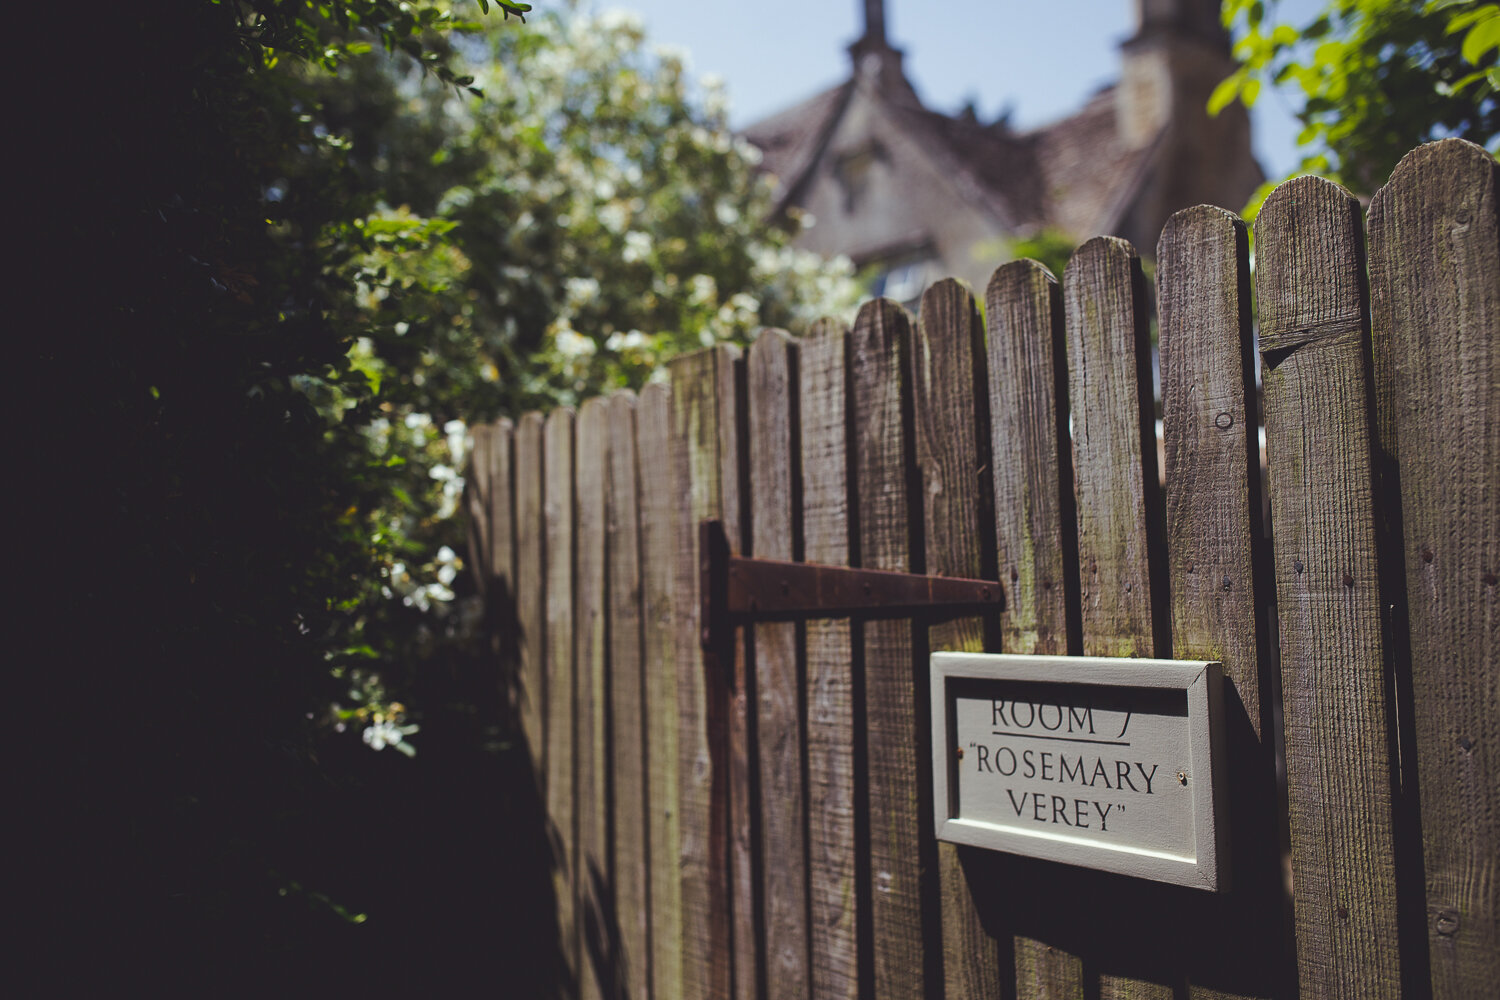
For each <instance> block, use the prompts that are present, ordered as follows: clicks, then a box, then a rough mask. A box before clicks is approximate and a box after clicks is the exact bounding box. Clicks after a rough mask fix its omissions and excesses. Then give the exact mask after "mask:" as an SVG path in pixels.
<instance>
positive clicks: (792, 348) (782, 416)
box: [747, 330, 811, 998]
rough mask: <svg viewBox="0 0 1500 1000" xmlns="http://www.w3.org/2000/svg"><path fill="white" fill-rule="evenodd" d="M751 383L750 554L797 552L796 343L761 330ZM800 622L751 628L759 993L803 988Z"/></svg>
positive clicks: (797, 992) (791, 555) (791, 993)
mask: <svg viewBox="0 0 1500 1000" xmlns="http://www.w3.org/2000/svg"><path fill="white" fill-rule="evenodd" d="M747 380H748V384H749V389H750V482H751V483H752V484H753V487H752V491H751V497H750V517H751V531H750V538H751V554H753V555H755V556H757V557H760V558H765V559H796V558H799V557H800V556H801V553H800V552H799V551H798V549H799V545H798V536H799V534H800V526H799V525H798V523H797V522H798V520H799V515H800V511H799V507H800V506H801V497H800V496H799V490H798V478H799V474H800V462H799V461H798V423H797V409H796V399H795V397H794V396H793V389H794V387H795V386H796V384H797V344H796V342H794V341H793V340H792V339H791V338H790V337H788V336H787V335H786V334H785V333H783V332H782V331H780V330H765V331H762V333H761V335H760V337H759V338H758V339H757V340H756V341H755V343H754V344H752V345H751V347H750V352H749V356H748V359H747ZM798 631H799V626H797V625H794V624H791V623H789V622H779V623H768V624H764V625H757V626H756V627H755V690H756V733H757V740H758V746H759V750H760V816H761V844H762V848H763V855H762V857H763V862H764V868H763V872H764V878H763V881H762V886H763V889H762V899H763V900H764V906H765V930H766V994H767V996H774V997H788V998H795V997H805V996H807V995H808V991H809V989H810V983H811V980H810V977H809V969H808V926H807V813H806V804H807V800H806V795H807V787H806V784H805V770H806V766H807V764H806V760H805V757H804V750H805V748H806V732H805V729H804V725H803V713H804V706H803V704H802V677H803V669H802V664H801V663H800V662H799V658H798V652H799V648H798V647H799V645H800V643H799V641H798V639H799V636H798Z"/></svg>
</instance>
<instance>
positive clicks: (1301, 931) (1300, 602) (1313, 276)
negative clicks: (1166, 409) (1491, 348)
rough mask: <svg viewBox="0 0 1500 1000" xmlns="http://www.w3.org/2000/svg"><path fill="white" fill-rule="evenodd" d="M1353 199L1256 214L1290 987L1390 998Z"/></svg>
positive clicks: (1289, 187)
mask: <svg viewBox="0 0 1500 1000" xmlns="http://www.w3.org/2000/svg"><path fill="white" fill-rule="evenodd" d="M1360 222H1361V220H1360V212H1359V204H1358V202H1356V201H1355V200H1354V198H1353V197H1352V196H1350V195H1349V194H1348V192H1346V191H1344V190H1343V189H1342V188H1339V187H1338V186H1337V185H1334V184H1331V183H1329V182H1328V181H1325V180H1321V179H1319V178H1314V177H1301V178H1298V179H1296V180H1294V181H1289V182H1288V183H1286V184H1283V185H1281V187H1279V188H1277V189H1276V191H1274V192H1273V193H1272V194H1271V196H1270V198H1268V199H1267V200H1266V203H1265V206H1264V207H1263V208H1262V209H1261V212H1260V216H1259V218H1258V219H1257V220H1256V225H1255V231H1256V254H1257V277H1256V293H1257V296H1258V302H1259V307H1260V350H1261V354H1262V357H1263V360H1264V362H1265V365H1264V368H1263V381H1264V386H1265V407H1266V438H1267V442H1266V451H1267V456H1268V460H1269V463H1270V469H1269V477H1268V478H1269V490H1270V494H1271V511H1272V517H1273V526H1274V562H1273V565H1274V576H1275V581H1276V592H1277V607H1278V618H1279V622H1280V629H1281V664H1282V692H1283V698H1282V701H1283V711H1284V713H1285V720H1286V721H1285V727H1286V770H1287V786H1288V798H1289V809H1290V814H1291V815H1290V819H1291V845H1292V866H1293V872H1292V877H1293V902H1294V907H1295V911H1296V928H1297V965H1298V976H1299V979H1300V982H1301V990H1302V993H1303V995H1304V996H1318V997H1370V998H1376V997H1394V996H1397V995H1399V993H1400V991H1401V962H1400V958H1399V954H1398V949H1397V947H1396V942H1397V941H1398V940H1399V937H1398V926H1397V911H1396V883H1395V871H1394V865H1393V861H1392V859H1393V857H1394V855H1395V844H1394V837H1393V818H1392V784H1393V780H1394V769H1393V764H1392V761H1391V755H1390V751H1389V748H1388V745H1387V733H1388V731H1389V730H1388V726H1389V725H1390V715H1389V708H1390V706H1389V704H1388V700H1387V695H1386V687H1385V671H1386V667H1387V664H1388V663H1389V660H1388V657H1387V649H1386V646H1385V641H1384V638H1383V635H1382V621H1381V614H1380V612H1381V609H1380V600H1379V587H1378V584H1377V580H1378V577H1379V565H1378V556H1377V537H1376V516H1377V510H1376V505H1375V497H1374V495H1373V478H1372V476H1373V472H1372V469H1371V461H1370V454H1371V435H1372V428H1371V425H1370V424H1371V421H1370V413H1371V407H1372V399H1371V386H1370V378H1369V370H1370V359H1369V354H1368V353H1367V352H1368V349H1369V348H1368V339H1367V338H1368V334H1367V331H1368V313H1367V311H1366V305H1365V301H1364V281H1363V280H1362V279H1363V276H1364V245H1363V239H1362V235H1361V225H1360Z"/></svg>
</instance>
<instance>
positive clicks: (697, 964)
mask: <svg viewBox="0 0 1500 1000" xmlns="http://www.w3.org/2000/svg"><path fill="white" fill-rule="evenodd" d="M717 367H718V355H717V353H716V352H715V351H714V350H712V349H709V350H704V351H697V352H694V353H692V354H687V355H680V356H678V357H677V358H674V359H673V360H672V361H671V363H670V365H669V368H670V371H671V374H672V428H671V430H672V449H671V451H672V462H673V487H672V490H673V497H674V501H675V503H676V506H677V513H676V518H675V532H676V543H677V544H676V560H675V571H674V574H673V579H674V585H673V592H674V594H675V595H676V597H675V602H674V603H675V606H676V608H677V616H676V623H675V624H676V633H677V643H676V666H677V713H678V745H677V750H678V769H677V782H678V808H679V817H678V822H679V830H680V838H681V839H680V844H681V848H680V851H681V854H680V865H681V867H680V869H679V872H680V875H681V885H682V950H681V957H682V987H681V988H682V995H683V996H685V997H704V998H711V1000H720V998H726V1000H727V998H728V997H729V996H730V995H731V990H732V953H733V952H732V948H733V943H732V940H731V937H732V931H731V924H730V884H729V864H730V860H729V855H730V850H729V825H730V819H729V759H728V752H729V748H728V744H729V733H728V714H729V709H728V698H729V683H728V679H727V678H726V676H725V669H724V666H723V665H722V664H721V663H720V662H719V660H718V657H717V656H715V655H712V654H706V653H704V652H703V650H702V648H701V647H700V645H699V630H700V627H701V626H700V622H699V620H698V618H699V613H698V522H699V521H700V520H701V519H703V518H705V517H718V516H721V514H722V505H721V500H720V498H721V493H720V489H719V474H720V468H719V410H718V403H717V399H716V389H717V385H718V381H717Z"/></svg>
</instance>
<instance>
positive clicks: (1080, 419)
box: [1063, 236, 1169, 656]
mask: <svg viewBox="0 0 1500 1000" xmlns="http://www.w3.org/2000/svg"><path fill="white" fill-rule="evenodd" d="M1063 299H1064V311H1065V313H1066V317H1067V328H1068V383H1069V384H1068V395H1069V400H1070V402H1071V406H1072V413H1073V457H1074V462H1075V466H1076V476H1077V479H1076V481H1075V485H1074V490H1075V494H1076V496H1077V501H1078V503H1077V508H1078V563H1079V574H1080V577H1081V598H1082V604H1083V652H1084V654H1085V655H1088V656H1166V655H1167V652H1168V649H1169V647H1168V644H1167V642H1166V632H1167V621H1166V615H1165V608H1166V587H1165V568H1166V567H1165V565H1164V562H1165V559H1164V556H1165V553H1164V552H1163V551H1162V535H1161V531H1162V520H1163V518H1162V508H1161V487H1160V482H1161V480H1160V478H1159V474H1158V471H1157V467H1156V422H1155V420H1154V418H1153V413H1152V411H1153V407H1152V400H1151V343H1150V327H1149V321H1148V317H1147V308H1148V305H1147V300H1146V287H1145V279H1144V277H1143V276H1142V274H1141V262H1140V257H1139V256H1137V254H1136V252H1135V249H1134V248H1133V247H1132V246H1131V245H1130V244H1129V243H1127V242H1125V241H1124V240H1120V239H1115V238H1114V237H1107V236H1101V237H1096V238H1094V239H1092V240H1089V241H1088V242H1087V243H1085V244H1084V245H1083V246H1081V247H1079V248H1078V251H1077V252H1076V253H1075V254H1074V255H1073V259H1072V260H1071V261H1070V262H1069V263H1068V270H1067V273H1066V274H1065V275H1064V278H1063Z"/></svg>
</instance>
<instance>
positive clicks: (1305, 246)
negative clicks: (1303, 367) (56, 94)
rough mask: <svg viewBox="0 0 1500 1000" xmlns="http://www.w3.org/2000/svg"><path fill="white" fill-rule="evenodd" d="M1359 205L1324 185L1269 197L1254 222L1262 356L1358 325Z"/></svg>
mask: <svg viewBox="0 0 1500 1000" xmlns="http://www.w3.org/2000/svg"><path fill="white" fill-rule="evenodd" d="M1363 216H1364V213H1363V210H1362V209H1361V208H1360V204H1359V200H1358V199H1357V198H1355V197H1354V195H1352V194H1350V193H1349V192H1348V190H1346V189H1345V188H1343V187H1342V186H1340V185H1338V184H1335V183H1334V182H1333V181H1330V180H1327V179H1325V178H1322V177H1311V176H1309V177H1297V178H1294V179H1293V180H1289V181H1287V182H1286V183H1285V184H1282V185H1280V186H1278V187H1277V188H1276V190H1274V191H1272V192H1271V194H1270V196H1269V197H1267V198H1266V201H1265V204H1264V205H1262V206H1261V209H1260V214H1259V215H1257V216H1256V219H1255V252H1256V265H1255V267H1256V270H1255V291H1256V303H1257V305H1258V306H1259V307H1260V349H1261V352H1262V353H1265V354H1274V353H1275V352H1278V351H1284V350H1289V349H1291V348H1294V347H1297V346H1299V345H1300V344H1303V343H1306V342H1308V341H1311V340H1315V339H1318V338H1320V337H1322V336H1325V335H1329V336H1333V335H1339V334H1346V333H1351V332H1353V333H1358V332H1359V330H1361V329H1362V324H1363V322H1364V320H1363V317H1364V308H1363V297H1364V296H1363V289H1364V253H1363V243H1364V241H1363V238H1362V235H1361V227H1362V226H1363V224H1364V218H1363Z"/></svg>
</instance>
